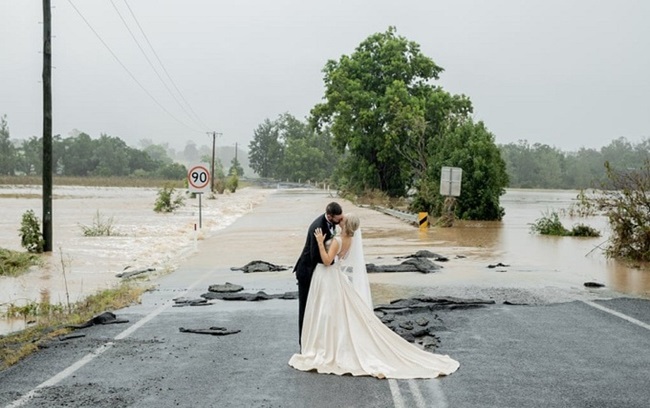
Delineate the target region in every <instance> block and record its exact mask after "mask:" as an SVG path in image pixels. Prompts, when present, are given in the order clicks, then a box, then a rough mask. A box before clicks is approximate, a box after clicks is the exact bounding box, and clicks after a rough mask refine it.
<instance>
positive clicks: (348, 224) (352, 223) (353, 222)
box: [345, 214, 359, 237]
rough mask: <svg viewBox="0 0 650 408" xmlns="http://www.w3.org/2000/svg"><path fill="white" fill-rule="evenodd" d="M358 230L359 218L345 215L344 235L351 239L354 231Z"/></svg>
mask: <svg viewBox="0 0 650 408" xmlns="http://www.w3.org/2000/svg"><path fill="white" fill-rule="evenodd" d="M358 229H359V217H357V216H356V215H354V214H346V215H345V233H346V234H347V235H349V236H351V237H353V236H354V231H356V230H358Z"/></svg>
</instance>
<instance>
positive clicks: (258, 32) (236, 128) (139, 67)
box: [0, 0, 650, 151]
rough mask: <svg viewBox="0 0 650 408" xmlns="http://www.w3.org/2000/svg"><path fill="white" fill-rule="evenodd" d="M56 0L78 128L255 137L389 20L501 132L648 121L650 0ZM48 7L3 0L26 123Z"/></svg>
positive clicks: (555, 131) (56, 58)
mask: <svg viewBox="0 0 650 408" xmlns="http://www.w3.org/2000/svg"><path fill="white" fill-rule="evenodd" d="M52 5H53V7H54V8H53V9H52V16H53V17H52V18H53V20H52V34H53V36H55V38H54V39H53V51H52V53H53V65H54V67H55V69H54V70H53V78H52V80H53V114H54V119H53V126H54V134H61V135H62V136H63V137H68V136H69V135H70V132H71V131H73V130H74V129H78V130H80V131H83V132H86V133H88V134H90V135H91V137H93V138H97V137H99V135H100V134H101V133H106V134H109V135H111V136H117V137H120V138H121V139H123V140H124V141H126V142H127V143H128V144H129V145H131V146H134V147H139V144H138V142H139V141H140V140H141V139H151V140H153V141H154V143H168V144H169V145H170V146H171V147H173V148H175V149H177V150H182V149H183V147H184V146H185V144H186V143H187V141H188V140H193V141H194V142H195V143H197V144H198V145H203V144H207V145H209V144H211V136H208V135H207V134H206V132H209V131H216V132H220V133H222V134H223V136H221V137H219V138H218V139H217V144H218V145H234V144H235V143H236V142H237V143H239V145H240V146H242V145H244V146H247V145H248V143H249V142H250V140H251V139H252V136H253V131H254V130H255V129H256V128H257V126H258V125H259V124H260V123H262V122H263V121H264V120H265V119H267V118H269V119H271V120H274V119H276V118H277V116H278V115H279V114H281V113H284V112H289V113H291V114H292V115H294V116H296V117H297V118H299V119H304V118H305V117H306V116H307V115H308V114H309V111H310V109H311V108H312V107H313V106H314V105H315V104H316V103H318V102H320V101H321V98H322V96H323V80H322V72H321V69H322V68H323V66H324V64H325V62H326V61H327V60H328V59H339V58H340V57H341V55H344V54H348V55H349V54H351V53H352V52H353V51H354V48H355V47H356V46H357V45H358V44H359V43H360V42H361V41H363V40H364V39H365V38H367V37H368V36H369V35H371V34H373V33H376V32H383V31H385V30H386V29H387V28H388V26H391V25H393V26H395V27H396V28H397V33H398V34H399V35H401V36H404V37H406V38H408V39H409V40H412V41H415V42H417V43H419V44H420V45H421V49H422V51H423V53H424V54H425V55H427V56H429V57H431V58H432V59H433V60H434V61H435V62H436V63H437V64H438V65H440V66H442V67H443V68H444V69H445V72H443V74H442V76H441V79H440V81H439V84H440V85H442V86H443V87H444V88H445V89H446V90H448V91H449V92H452V93H462V94H465V95H467V96H468V97H469V98H470V99H471V100H472V102H473V104H474V116H475V118H476V119H477V120H483V121H484V122H485V123H486V125H487V127H488V128H489V129H490V130H491V131H492V133H494V135H495V138H496V142H497V143H499V144H502V143H510V142H516V141H518V140H520V139H526V140H528V141H529V142H530V143H543V144H548V145H551V146H555V147H558V148H560V149H562V150H565V151H569V150H577V149H579V148H580V147H592V148H600V147H602V146H604V145H607V144H609V142H610V141H611V140H612V139H615V138H618V137H626V138H627V139H628V140H630V141H631V142H633V143H638V142H639V141H641V140H642V139H644V138H648V137H650V103H649V102H648V98H649V97H650V24H649V23H648V22H649V21H650V1H646V0H619V1H613V0H612V1H604V0H570V1H569V0H525V1H524V0H489V1H487V0H485V1H481V0H445V1H435V0H429V1H424V0H421V1H413V0H401V1H399V2H398V1H388V0H346V1H341V0H330V1H318V2H316V1H311V0H237V1H228V2H226V1H216V0H52ZM116 9H117V11H116ZM77 10H78V11H77ZM118 11H119V13H118ZM131 12H132V13H133V14H131ZM133 15H134V16H135V18H136V19H137V20H134V18H133ZM122 19H124V21H126V23H127V24H128V26H129V28H130V29H131V31H132V32H133V35H134V36H135V37H136V38H137V39H138V41H139V43H140V44H141V46H142V47H143V49H144V51H145V54H143V52H142V51H141V50H140V49H139V48H138V45H137V44H136V42H135V41H134V40H133V38H132V37H131V34H130V33H129V30H128V29H127V28H126V27H125V24H124V23H123V21H122ZM42 20H43V18H42V3H41V2H40V1H37V0H0V61H1V62H0V115H4V114H6V115H7V121H8V124H9V128H10V131H11V138H12V139H25V138H28V137H30V136H34V135H36V136H40V135H42V84H41V83H40V80H41V74H42V54H41V51H42V29H43V27H42V24H41V22H42ZM86 21H87V22H88V23H89V24H90V26H91V27H92V29H91V28H90V27H89V26H88V24H86ZM136 21H137V22H136ZM138 23H139V25H140V27H141V28H142V30H143V31H144V33H145V34H146V39H145V38H144V37H143V36H142V33H141V31H140V29H139V27H138ZM93 30H94V32H96V33H97V34H98V35H99V37H101V40H100V39H99V38H98V37H97V36H96V35H95V34H94V32H93ZM147 39H148V41H149V42H150V43H151V44H152V45H153V48H154V50H155V52H156V54H157V56H158V57H159V58H160V60H161V61H162V62H163V64H164V67H165V69H166V71H167V72H168V73H169V75H170V76H171V78H172V79H173V81H174V83H173V84H172V83H170V82H169V81H168V80H167V75H166V74H165V72H164V71H163V70H162V69H161V68H160V65H159V64H158V61H157V58H156V56H155V55H154V54H153V53H151V51H150V48H149V46H148V44H147ZM102 41H103V42H104V43H105V44H106V45H107V46H108V47H109V48H110V51H109V50H108V49H107V48H106V47H105V46H104V45H103V43H102ZM111 52H112V53H113V54H115V56H117V58H118V59H119V61H120V62H121V63H120V62H118V61H117V60H116V58H115V57H114V56H113V55H112V54H111ZM145 55H147V57H149V59H150V60H151V62H152V64H153V66H154V67H156V69H157V70H158V72H159V74H160V77H161V78H162V79H164V80H165V82H163V81H161V79H160V78H159V77H158V76H157V75H156V71H154V69H153V68H152V67H151V66H150V65H149V63H148V62H147V59H146V58H145ZM121 64H123V65H124V66H125V67H126V68H127V69H128V71H129V72H130V74H129V73H127V71H126V70H125V69H124V67H122V65H121ZM130 75H133V77H135V78H136V79H137V82H136V81H135V80H134V79H133V78H132V77H131V76H130ZM139 84H140V85H139ZM164 84H166V85H167V87H166V86H165V85H164ZM175 87H177V88H178V89H179V90H180V91H181V95H179V94H178V93H177V92H176V90H175ZM143 88H144V89H146V91H145V90H143ZM167 88H169V89H170V91H171V92H170V91H168V90H167ZM172 94H173V95H174V97H172ZM149 95H151V96H149ZM185 101H187V103H188V104H189V105H188V104H186V103H185Z"/></svg>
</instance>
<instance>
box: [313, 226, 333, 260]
mask: <svg viewBox="0 0 650 408" xmlns="http://www.w3.org/2000/svg"><path fill="white" fill-rule="evenodd" d="M314 236H315V237H316V241H317V242H318V251H319V252H320V258H321V260H322V261H323V264H324V265H326V266H329V265H331V264H332V262H334V257H336V252H337V251H338V249H339V242H338V241H337V240H336V239H333V240H332V243H331V244H330V248H329V251H327V250H326V249H325V236H324V235H323V231H321V229H320V228H316V231H314Z"/></svg>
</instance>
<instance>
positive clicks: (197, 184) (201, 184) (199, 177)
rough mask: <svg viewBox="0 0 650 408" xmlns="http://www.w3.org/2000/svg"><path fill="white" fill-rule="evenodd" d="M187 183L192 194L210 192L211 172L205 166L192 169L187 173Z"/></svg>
mask: <svg viewBox="0 0 650 408" xmlns="http://www.w3.org/2000/svg"><path fill="white" fill-rule="evenodd" d="M187 182H188V185H189V191H190V193H205V192H208V191H210V172H209V171H208V167H207V166H206V165H204V164H197V165H194V166H192V167H190V170H189V171H188V172H187Z"/></svg>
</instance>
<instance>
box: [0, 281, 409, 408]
mask: <svg viewBox="0 0 650 408" xmlns="http://www.w3.org/2000/svg"><path fill="white" fill-rule="evenodd" d="M212 274H213V272H212V271H210V272H207V273H205V274H204V275H203V276H201V277H200V278H199V279H198V280H197V281H195V282H194V283H193V284H192V285H190V286H189V287H188V288H187V289H186V290H185V292H183V293H181V294H180V295H178V296H177V297H182V296H185V295H186V294H187V293H188V292H189V291H190V290H192V289H194V287H196V286H197V285H198V284H199V283H200V282H202V281H203V279H204V278H206V277H207V276H208V275H212ZM172 304H174V302H173V301H169V302H167V303H165V304H163V305H162V306H160V307H158V308H157V309H155V310H154V311H153V312H151V313H149V314H148V315H146V316H145V317H143V318H142V319H140V320H138V321H137V322H136V323H135V324H133V325H132V326H131V327H129V328H128V329H126V330H124V331H123V332H121V333H120V334H118V335H117V336H115V337H114V338H113V339H114V340H122V339H124V338H126V337H128V336H130V335H131V334H132V333H133V332H134V331H136V330H138V329H139V328H140V327H142V326H143V325H144V324H146V323H147V322H149V321H150V320H151V319H153V318H154V317H156V316H158V315H159V314H160V313H162V312H163V311H164V310H165V309H167V308H168V307H169V306H171V305H172ZM114 344H115V343H113V342H112V341H109V342H107V343H105V344H102V345H101V346H99V347H97V348H96V349H95V350H94V351H92V352H90V353H88V354H86V355H85V356H84V357H82V358H81V359H80V360H78V361H77V362H76V363H74V364H72V365H71V366H69V367H68V368H66V369H65V370H63V371H61V372H60V373H58V374H56V375H54V376H53V377H51V378H50V379H48V380H45V381H44V382H42V383H41V384H39V385H37V386H36V388H34V389H33V390H31V391H29V392H28V393H27V394H25V395H23V396H22V397H20V398H19V399H17V400H15V401H14V402H12V403H11V404H9V405H7V406H6V407H5V408H17V407H20V406H21V405H23V404H24V403H26V402H27V401H29V400H30V399H32V398H33V397H34V396H35V395H36V393H37V392H38V390H40V389H42V388H45V387H51V386H53V385H56V384H58V383H59V382H61V381H63V380H64V379H66V378H67V377H69V376H70V375H71V374H72V373H74V372H75V371H77V370H78V369H80V368H81V367H83V366H85V365H86V364H88V363H89V362H91V361H92V360H94V359H95V357H97V356H100V355H101V354H103V353H104V352H105V351H106V350H109V349H110V348H111V347H113V345H114ZM398 393H399V390H398Z"/></svg>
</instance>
